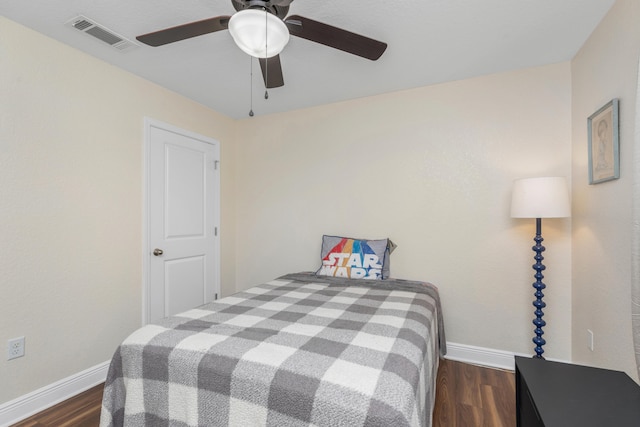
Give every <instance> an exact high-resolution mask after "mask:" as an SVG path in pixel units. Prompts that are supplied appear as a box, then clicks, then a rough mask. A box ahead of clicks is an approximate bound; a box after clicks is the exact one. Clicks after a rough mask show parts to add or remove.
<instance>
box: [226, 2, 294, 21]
mask: <svg viewBox="0 0 640 427" xmlns="http://www.w3.org/2000/svg"><path fill="white" fill-rule="evenodd" d="M292 1H293V0H271V1H263V0H232V4H233V7H234V8H235V10H237V11H238V12H240V11H241V10H246V9H262V10H266V11H268V12H270V13H271V14H273V15H275V16H277V17H278V18H280V19H282V20H284V18H285V17H286V16H287V13H289V5H290V4H291V2H292Z"/></svg>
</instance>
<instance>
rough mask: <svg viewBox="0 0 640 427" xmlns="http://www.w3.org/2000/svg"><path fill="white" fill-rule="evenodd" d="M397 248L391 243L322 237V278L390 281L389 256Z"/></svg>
mask: <svg viewBox="0 0 640 427" xmlns="http://www.w3.org/2000/svg"><path fill="white" fill-rule="evenodd" d="M395 248H396V245H395V244H394V243H393V242H392V241H391V240H389V239H378V240H368V239H353V238H350V237H339V236H326V235H325V236H322V253H321V259H322V266H321V267H320V269H319V270H318V271H317V272H316V274H317V275H318V276H333V277H348V278H351V279H373V280H382V279H386V278H388V277H389V271H390V268H389V255H390V254H391V252H393V250H394V249H395Z"/></svg>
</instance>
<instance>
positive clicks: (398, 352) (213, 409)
mask: <svg viewBox="0 0 640 427" xmlns="http://www.w3.org/2000/svg"><path fill="white" fill-rule="evenodd" d="M444 342H445V341H444V331H443V327H442V314H441V310H440V301H439V298H438V293H437V289H436V288H435V287H434V286H433V285H430V284H426V283H417V282H406V281H395V280H393V279H390V280H385V281H371V280H356V279H346V280H345V279H336V278H324V277H317V276H315V275H313V274H308V273H299V274H294V275H287V276H283V277H281V278H279V279H276V280H274V281H271V282H268V283H265V284H263V285H260V286H256V287H253V288H251V289H248V290H246V291H244V292H241V293H238V294H235V295H232V296H229V297H226V298H222V299H220V300H218V301H215V302H212V303H209V304H206V305H203V306H201V307H199V308H196V309H193V310H189V311H186V312H184V313H181V314H179V315H176V316H172V317H169V318H166V319H164V320H162V321H161V322H158V323H155V324H150V325H147V326H144V327H143V328H141V329H139V330H137V331H136V332H134V333H133V334H131V335H130V336H129V337H128V338H127V339H126V340H125V341H124V342H123V343H122V344H121V345H120V346H119V347H118V349H117V351H116V352H115V354H114V356H113V359H112V361H111V366H110V368H109V373H108V376H107V380H106V383H105V389H104V398H103V404H102V413H101V421H100V425H101V427H108V426H143V425H144V426H154V427H155V426H180V427H182V426H238V427H252V426H278V427H281V426H282V427H286V426H349V427H355V426H385V427H387V426H394V427H400V426H430V425H431V413H432V409H433V401H434V398H435V379H436V373H437V366H438V357H439V355H442V354H443V353H444Z"/></svg>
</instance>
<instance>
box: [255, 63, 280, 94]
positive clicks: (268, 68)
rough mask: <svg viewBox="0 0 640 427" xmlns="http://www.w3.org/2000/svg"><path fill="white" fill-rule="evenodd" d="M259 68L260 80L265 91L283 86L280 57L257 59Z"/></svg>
mask: <svg viewBox="0 0 640 427" xmlns="http://www.w3.org/2000/svg"><path fill="white" fill-rule="evenodd" d="M258 60H259V61H260V68H261V69H262V78H263V79H264V85H265V87H266V88H267V89H271V88H274V87H280V86H284V78H283V77H282V65H281V64H280V55H276V56H272V57H271V58H267V59H264V58H258Z"/></svg>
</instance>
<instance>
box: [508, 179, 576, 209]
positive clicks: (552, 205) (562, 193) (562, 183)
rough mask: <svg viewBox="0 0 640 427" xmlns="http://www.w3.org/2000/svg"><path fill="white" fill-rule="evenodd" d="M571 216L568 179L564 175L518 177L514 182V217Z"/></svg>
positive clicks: (512, 205) (512, 201)
mask: <svg viewBox="0 0 640 427" xmlns="http://www.w3.org/2000/svg"><path fill="white" fill-rule="evenodd" d="M568 216H571V202H570V200H569V188H568V187H567V181H566V179H565V178H564V177H562V176H552V177H542V178H526V179H518V180H516V181H514V183H513V195H512V197H511V217H512V218H564V217H568Z"/></svg>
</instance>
